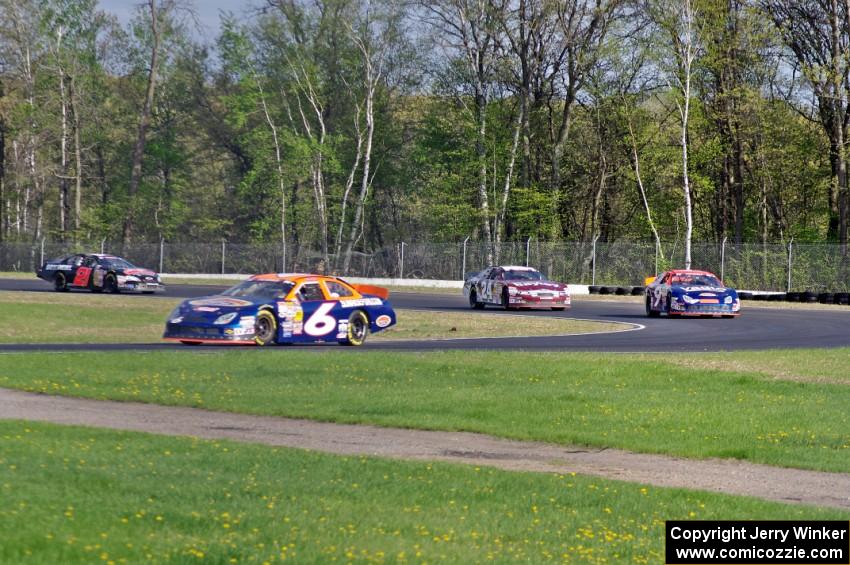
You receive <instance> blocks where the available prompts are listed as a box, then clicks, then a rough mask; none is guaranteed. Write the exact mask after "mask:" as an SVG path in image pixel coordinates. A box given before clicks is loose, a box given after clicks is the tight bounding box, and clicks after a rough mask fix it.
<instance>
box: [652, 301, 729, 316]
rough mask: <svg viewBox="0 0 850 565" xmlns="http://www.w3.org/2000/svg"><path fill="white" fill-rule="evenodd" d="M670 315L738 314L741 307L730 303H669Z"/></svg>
mask: <svg viewBox="0 0 850 565" xmlns="http://www.w3.org/2000/svg"><path fill="white" fill-rule="evenodd" d="M668 314H669V315H671V316H740V315H741V309H740V308H738V309H737V310H736V309H734V308H733V305H732V304H681V303H680V304H676V303H673V304H671V308H670V312H668Z"/></svg>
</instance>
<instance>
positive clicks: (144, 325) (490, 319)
mask: <svg viewBox="0 0 850 565" xmlns="http://www.w3.org/2000/svg"><path fill="white" fill-rule="evenodd" d="M180 302H181V300H180V299H170V298H156V299H148V298H143V297H139V296H114V295H95V294H88V293H76V292H74V293H39V294H35V293H30V292H0V308H2V310H3V325H2V326H0V343H150V342H155V341H159V340H160V339H161V338H162V331H163V329H164V326H165V319H166V317H167V316H168V313H169V312H171V310H172V309H173V308H174V307H175V306H177V304H179V303H180ZM397 314H398V320H399V321H398V324H397V325H396V326H394V327H392V328H390V329H389V330H387V331H384V332H381V333H377V334H374V335H372V336H370V337H369V339H370V340H372V339H374V340H397V339H441V338H461V337H488V336H522V335H553V334H570V333H588V332H603V331H622V330H623V329H628V328H629V327H630V326H629V325H628V324H618V323H608V322H592V321H583V320H570V319H565V318H556V317H532V316H519V317H518V316H512V317H511V318H506V317H504V316H494V315H491V314H489V313H488V315H486V316H485V315H481V314H480V313H466V312H462V313H461V312H434V311H413V310H398V312H397ZM508 319H509V320H510V323H507V322H506V320H508Z"/></svg>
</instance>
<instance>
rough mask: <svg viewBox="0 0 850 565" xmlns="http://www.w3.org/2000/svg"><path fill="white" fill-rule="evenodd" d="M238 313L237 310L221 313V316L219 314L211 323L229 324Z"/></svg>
mask: <svg viewBox="0 0 850 565" xmlns="http://www.w3.org/2000/svg"><path fill="white" fill-rule="evenodd" d="M238 315H239V312H228V313H227V314H222V315H221V316H219V317H218V318H216V319H215V322H213V324H216V325H221V324H229V323H230V322H232V321H233V320H234V319H235V318H236V316H238Z"/></svg>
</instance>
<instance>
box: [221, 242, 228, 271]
mask: <svg viewBox="0 0 850 565" xmlns="http://www.w3.org/2000/svg"><path fill="white" fill-rule="evenodd" d="M226 245H227V243H226V241H225V240H223V239H222V240H221V274H222V275H223V274H224V248H225V246H226Z"/></svg>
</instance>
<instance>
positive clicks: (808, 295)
mask: <svg viewBox="0 0 850 565" xmlns="http://www.w3.org/2000/svg"><path fill="white" fill-rule="evenodd" d="M800 301H801V302H817V301H818V295H817V294H815V293H814V292H812V291H811V290H807V291H806V292H804V293H803V294H802V296H801V297H800Z"/></svg>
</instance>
